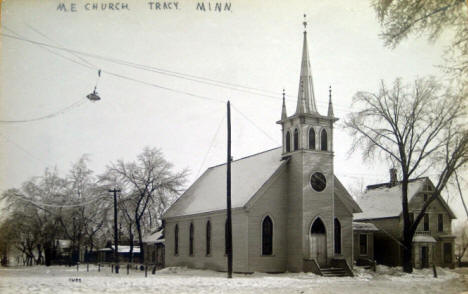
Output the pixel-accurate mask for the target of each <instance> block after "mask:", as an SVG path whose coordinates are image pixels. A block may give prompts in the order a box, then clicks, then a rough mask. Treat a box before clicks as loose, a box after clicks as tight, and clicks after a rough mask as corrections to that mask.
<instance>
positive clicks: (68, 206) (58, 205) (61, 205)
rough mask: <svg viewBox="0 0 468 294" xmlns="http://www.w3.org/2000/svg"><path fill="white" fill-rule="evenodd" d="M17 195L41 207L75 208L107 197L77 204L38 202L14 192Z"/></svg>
mask: <svg viewBox="0 0 468 294" xmlns="http://www.w3.org/2000/svg"><path fill="white" fill-rule="evenodd" d="M14 195H15V196H16V197H18V198H20V199H21V200H23V201H26V202H29V203H32V204H34V205H36V206H39V207H55V208H74V207H81V206H86V205H89V204H91V203H94V202H96V201H98V200H102V199H105V197H103V196H100V197H96V198H94V199H92V200H89V201H86V202H82V203H77V204H50V203H43V202H37V201H33V200H31V199H28V198H26V197H24V196H23V195H21V194H18V193H15V194H14Z"/></svg>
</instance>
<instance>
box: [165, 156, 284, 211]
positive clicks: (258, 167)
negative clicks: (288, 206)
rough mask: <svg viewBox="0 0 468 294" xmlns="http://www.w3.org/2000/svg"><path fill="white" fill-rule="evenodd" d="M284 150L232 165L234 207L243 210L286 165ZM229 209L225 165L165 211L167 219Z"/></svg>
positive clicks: (206, 174)
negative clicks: (282, 157) (282, 154)
mask: <svg viewBox="0 0 468 294" xmlns="http://www.w3.org/2000/svg"><path fill="white" fill-rule="evenodd" d="M281 152H282V150H281V148H275V149H271V150H267V151H264V152H261V153H257V154H254V155H251V156H247V157H244V158H241V159H238V160H234V161H233V162H232V163H231V207H232V208H238V207H243V206H244V205H245V204H246V203H247V202H248V201H249V200H250V198H251V197H252V196H253V195H254V194H255V193H256V192H257V191H258V190H259V189H260V187H262V185H263V184H264V183H265V182H266V181H267V180H268V179H269V178H270V177H271V176H272V175H273V174H274V173H275V171H276V170H277V169H278V168H279V167H280V166H281V165H282V164H284V163H285V161H284V160H283V161H282V160H281ZM223 209H226V164H221V165H217V166H213V167H210V168H208V169H207V170H206V171H205V172H204V173H203V175H202V176H200V177H199V178H198V179H197V180H196V181H195V183H193V184H192V186H190V187H189V188H188V189H187V191H185V193H184V194H182V196H181V197H180V198H179V199H178V200H177V201H176V202H175V203H174V204H173V205H172V206H171V207H170V208H169V209H168V210H167V211H166V213H165V214H164V218H169V217H177V216H183V215H191V214H198V213H204V212H210V211H216V210H223Z"/></svg>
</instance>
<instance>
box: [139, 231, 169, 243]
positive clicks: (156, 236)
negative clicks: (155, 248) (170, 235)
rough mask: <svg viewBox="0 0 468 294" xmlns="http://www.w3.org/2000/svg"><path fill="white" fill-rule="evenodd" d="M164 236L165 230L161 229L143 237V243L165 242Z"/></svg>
mask: <svg viewBox="0 0 468 294" xmlns="http://www.w3.org/2000/svg"><path fill="white" fill-rule="evenodd" d="M163 236H164V230H159V231H158V232H155V233H153V234H151V235H148V236H145V237H144V238H143V243H149V244H156V243H163V242H164V239H163Z"/></svg>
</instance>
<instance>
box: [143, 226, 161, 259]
mask: <svg viewBox="0 0 468 294" xmlns="http://www.w3.org/2000/svg"><path fill="white" fill-rule="evenodd" d="M164 241H165V240H164V230H163V229H161V230H159V231H157V232H154V233H152V234H151V235H148V236H146V237H144V238H143V246H144V249H145V256H144V259H145V263H146V264H151V265H156V266H157V267H164V254H165V249H164Z"/></svg>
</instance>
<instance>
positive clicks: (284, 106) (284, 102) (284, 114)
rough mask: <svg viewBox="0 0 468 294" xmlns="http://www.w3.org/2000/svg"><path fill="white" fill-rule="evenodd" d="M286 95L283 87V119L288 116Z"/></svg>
mask: <svg viewBox="0 0 468 294" xmlns="http://www.w3.org/2000/svg"><path fill="white" fill-rule="evenodd" d="M285 96H286V92H285V91H284V89H283V106H282V108H281V120H285V119H286V118H288V114H287V113H286V101H285V100H286V99H285Z"/></svg>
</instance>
